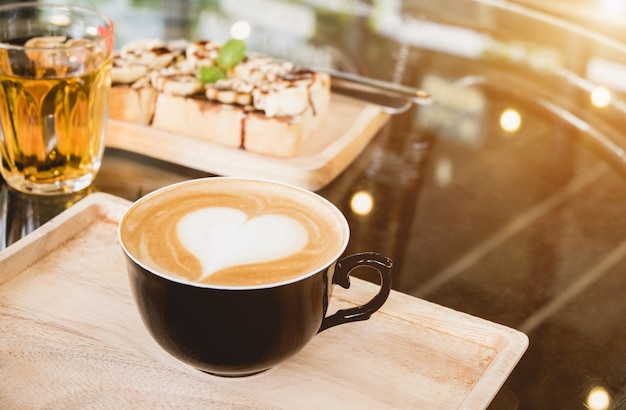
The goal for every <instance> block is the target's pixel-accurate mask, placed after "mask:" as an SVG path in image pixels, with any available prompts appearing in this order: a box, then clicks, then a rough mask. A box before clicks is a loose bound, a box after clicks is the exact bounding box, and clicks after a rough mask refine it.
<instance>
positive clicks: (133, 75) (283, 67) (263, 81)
mask: <svg viewBox="0 0 626 410" xmlns="http://www.w3.org/2000/svg"><path fill="white" fill-rule="evenodd" d="M220 47H221V44H220V43H218V42H214V41H208V40H203V41H196V42H193V43H186V42H179V43H176V44H174V43H173V42H164V41H160V40H141V41H136V42H133V43H130V44H128V45H126V46H124V47H123V48H122V49H121V50H120V52H119V55H118V56H117V58H116V59H115V61H114V74H113V82H118V83H127V84H130V83H137V84H134V86H135V87H141V86H142V85H145V84H146V83H147V82H146V78H148V79H149V80H148V81H149V83H150V86H151V87H153V88H155V89H157V90H158V91H160V92H163V93H167V94H171V95H178V96H190V95H193V94H197V93H199V92H204V94H205V96H206V97H207V99H209V100H211V101H217V102H220V103H223V104H236V105H240V106H243V107H244V108H245V109H246V110H256V111H263V112H265V115H266V116H267V117H275V116H295V115H299V114H301V113H302V112H304V111H306V110H307V109H308V108H309V107H310V105H311V101H310V92H311V90H312V89H314V88H315V87H320V86H325V85H324V84H322V83H321V82H320V80H319V78H318V76H316V73H314V72H311V71H307V70H301V69H299V68H298V67H297V66H295V65H294V64H293V63H291V62H283V61H276V60H274V59H272V58H270V57H266V56H261V55H255V54H249V55H248V56H246V57H245V58H244V60H243V61H241V62H240V63H238V64H235V65H234V66H233V67H231V68H230V69H228V70H227V71H226V73H225V74H226V78H225V79H221V80H218V81H216V82H214V83H208V84H206V85H205V86H204V88H203V87H202V85H201V83H200V77H199V71H200V67H202V66H215V65H217V63H216V61H217V58H218V56H219V52H220Z"/></svg>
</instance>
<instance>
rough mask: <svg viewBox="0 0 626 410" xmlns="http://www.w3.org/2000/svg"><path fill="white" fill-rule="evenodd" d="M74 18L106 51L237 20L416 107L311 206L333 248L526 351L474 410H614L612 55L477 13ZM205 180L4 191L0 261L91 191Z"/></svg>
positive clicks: (564, 27)
mask: <svg viewBox="0 0 626 410" xmlns="http://www.w3.org/2000/svg"><path fill="white" fill-rule="evenodd" d="M85 4H86V5H89V6H91V7H95V8H98V9H99V10H100V11H103V12H105V13H108V14H110V15H111V16H112V17H113V18H114V20H115V21H116V28H117V35H118V38H117V40H116V41H117V43H118V45H119V44H123V43H124V42H125V41H128V40H130V39H134V38H150V37H160V38H168V39H176V38H188V39H196V38H213V39H217V40H225V39H227V38H228V37H229V36H230V31H229V30H230V27H231V26H232V25H233V23H234V22H237V21H246V22H247V23H248V24H249V25H250V26H249V27H251V32H250V36H249V37H248V38H247V42H248V45H249V47H250V48H251V49H254V50H256V51H260V52H263V53H266V54H270V55H274V56H277V57H281V58H290V59H292V60H294V61H297V62H299V63H301V64H305V65H315V66H325V67H329V68H334V69H339V70H343V71H348V72H351V73H356V74H359V75H362V76H366V77H370V78H375V79H378V80H382V81H387V82H390V83H396V84H403V85H407V86H413V87H417V88H422V89H425V90H427V91H428V92H430V93H431V94H432V95H433V97H434V98H435V102H434V103H433V104H432V105H430V106H413V107H411V109H409V110H408V111H406V112H404V113H401V114H397V115H393V116H392V117H391V119H390V121H389V122H388V123H387V124H386V125H385V126H384V127H383V128H382V129H381V130H380V131H379V132H378V133H377V135H376V136H375V137H374V139H373V140H372V142H371V143H370V144H369V145H368V146H367V147H366V149H365V150H364V151H363V152H362V153H361V154H360V155H359V156H358V157H357V158H356V160H355V161H354V162H353V163H352V164H351V165H350V166H349V167H348V168H347V169H346V170H345V171H344V172H342V173H341V174H340V175H339V176H338V177H337V178H336V179H335V180H333V181H332V182H331V183H329V184H328V185H327V186H325V187H323V188H321V189H320V190H319V193H320V194H322V195H323V196H325V197H326V198H328V199H329V200H331V201H332V202H333V203H335V204H336V205H337V206H339V207H340V209H341V210H342V211H343V212H344V213H345V214H346V216H347V218H348V220H349V223H350V227H351V230H352V237H351V242H350V245H349V249H348V252H353V251H361V250H377V251H379V252H381V253H385V254H388V255H390V256H391V257H392V258H393V259H394V261H395V268H394V269H395V270H394V278H393V279H394V288H395V289H397V290H399V291H402V292H405V293H408V294H411V295H414V296H416V297H419V298H423V299H426V300H428V301H432V302H435V303H437V304H440V305H443V306H446V307H450V308H453V309H456V310H459V311H463V312H467V313H469V314H471V315H475V316H478V317H481V318H484V319H487V320H490V321H494V322H497V323H501V324H504V325H506V326H510V327H512V328H515V329H518V330H520V331H523V332H524V333H526V334H527V335H528V336H529V339H530V345H529V348H528V350H527V352H526V353H525V354H524V356H523V357H522V359H521V361H520V362H519V364H518V365H517V366H516V367H515V369H514V370H513V372H512V373H511V375H510V377H509V378H508V379H507V381H506V382H505V384H504V386H503V388H502V389H501V391H500V392H499V393H498V395H497V396H496V398H495V399H494V401H493V402H492V404H491V406H490V408H493V409H517V408H519V409H586V408H590V409H609V408H626V404H625V403H626V399H625V398H626V348H625V347H624V346H625V345H626V326H624V320H623V318H624V317H626V298H625V297H624V295H625V294H626V179H625V178H626V172H625V171H626V154H625V151H624V148H625V147H626V114H625V110H626V99H625V98H626V97H625V94H624V92H626V75H625V74H626V46H624V45H622V44H621V43H620V42H619V41H617V40H615V39H610V38H606V37H603V36H602V35H599V34H596V33H595V32H591V31H589V30H586V29H581V28H578V27H577V26H574V25H572V24H569V23H566V22H564V21H561V20H559V19H557V18H555V17H550V16H547V15H543V14H541V13H538V12H534V11H532V10H530V9H526V8H524V7H522V6H520V5H517V4H510V3H506V2H501V1H489V0H484V1H469V0H466V1H460V0H455V1H452V0H442V1H436V2H434V1H427V0H415V1H407V2H404V3H402V2H399V1H398V2H395V1H394V2H391V1H372V2H354V1H342V2H329V1H321V0H320V1H295V2H291V1H275V0H265V1H252V0H247V1H241V2H239V1H238V2H235V1H221V2H219V1H205V2H201V1H200V2H198V1H188V2H185V1H181V2H177V1H173V0H163V1H161V2H150V1H143V2H130V1H125V0H119V1H116V2H106V1H95V0H94V1H90V2H86V3H85ZM259 10H263V12H259ZM285 16H288V17H289V18H286V17H285ZM204 176H208V174H207V173H205V172H202V171H198V170H194V169H190V168H186V167H184V166H181V165H174V164H173V163H170V162H164V161H160V160H156V159H153V158H148V157H145V156H142V155H140V154H137V153H134V152H129V151H121V150H117V149H111V148H108V149H107V151H106V153H105V158H104V161H103V164H102V168H101V171H100V173H99V175H98V178H97V180H96V182H95V184H94V186H93V187H91V188H89V189H88V190H87V191H85V192H81V193H79V194H77V195H71V196H65V197H54V198H52V197H31V196H27V195H23V194H19V193H16V192H14V191H12V190H10V189H8V188H7V187H6V186H5V185H4V183H2V185H0V218H1V219H0V232H2V235H1V237H0V248H4V247H6V246H9V245H10V244H11V243H13V242H15V241H18V240H19V239H20V238H22V237H24V236H25V235H27V234H28V233H29V232H32V230H34V229H36V228H37V227H38V226H40V225H41V224H43V223H45V222H46V221H47V220H49V219H50V218H52V217H53V216H54V215H56V214H58V213H59V212H61V211H63V210H64V209H66V208H68V207H70V206H71V205H72V204H73V203H75V202H76V201H77V200H79V199H80V198H82V197H83V196H85V195H88V194H89V193H92V192H96V191H104V192H108V193H111V194H114V195H117V196H120V197H123V198H126V199H129V200H136V199H137V198H139V197H141V196H142V195H144V194H146V193H148V192H150V191H152V190H154V189H156V188H159V187H162V186H165V185H168V184H171V183H174V182H178V181H182V180H186V179H190V178H198V177H204Z"/></svg>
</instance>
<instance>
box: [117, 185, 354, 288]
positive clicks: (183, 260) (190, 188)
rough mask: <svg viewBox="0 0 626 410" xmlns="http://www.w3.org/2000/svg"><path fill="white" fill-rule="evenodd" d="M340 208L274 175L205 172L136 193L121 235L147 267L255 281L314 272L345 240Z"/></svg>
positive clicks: (191, 276)
mask: <svg viewBox="0 0 626 410" xmlns="http://www.w3.org/2000/svg"><path fill="white" fill-rule="evenodd" d="M347 238H348V226H347V222H346V221H345V218H344V217H343V215H342V214H341V213H340V212H339V211H338V210H337V209H336V208H335V207H334V206H333V205H332V204H330V203H328V202H327V201H326V200H324V199H323V198H321V197H318V196H317V195H316V194H314V193H312V192H309V191H306V190H303V189H299V188H295V187H291V186H286V185H283V184H279V183H274V182H269V181H261V180H247V179H237V178H206V179H201V180H193V181H188V182H184V183H180V184H176V185H173V186H170V187H167V188H165V189H162V190H159V191H156V192H154V193H153V194H149V195H147V196H146V197H144V198H142V199H140V200H139V201H137V202H136V203H135V204H134V205H133V206H131V208H130V209H129V211H128V212H127V213H126V215H125V216H124V218H123V219H122V221H121V222H120V241H121V243H122V246H124V248H125V249H126V251H127V252H128V253H129V254H130V255H132V257H133V258H134V259H135V260H136V261H138V262H139V263H141V264H142V265H144V266H145V267H147V268H148V269H150V270H152V271H154V272H156V273H159V274H161V275H163V276H170V277H173V278H175V279H178V280H183V281H187V282H194V283H201V284H206V285H214V286H227V287H228V286H233V287H247V286H262V285H271V284H275V283H281V282H286V281H290V280H293V279H296V278H299V277H302V276H304V275H307V274H309V273H314V272H316V271H318V270H320V269H322V268H324V267H325V266H326V265H328V264H329V263H331V262H333V261H334V260H335V259H336V258H337V257H338V256H339V254H340V253H341V252H342V251H343V249H344V248H345V245H346V242H347Z"/></svg>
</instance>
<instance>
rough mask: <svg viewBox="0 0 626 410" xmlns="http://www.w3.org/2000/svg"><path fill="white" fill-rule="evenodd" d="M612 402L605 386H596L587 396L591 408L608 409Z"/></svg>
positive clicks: (595, 409)
mask: <svg viewBox="0 0 626 410" xmlns="http://www.w3.org/2000/svg"><path fill="white" fill-rule="evenodd" d="M610 404H611V396H610V395H609V392H607V391H606V389H605V388H604V387H600V386H596V387H594V388H593V389H591V391H590V392H589V395H588V396H587V407H588V408H589V409H591V410H607V409H608V408H609V406H610Z"/></svg>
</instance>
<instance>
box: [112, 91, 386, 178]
mask: <svg viewBox="0 0 626 410" xmlns="http://www.w3.org/2000/svg"><path fill="white" fill-rule="evenodd" d="M388 118H389V114H387V113H385V112H383V111H382V110H381V109H380V107H378V106H376V105H372V104H368V103H365V102H363V101H359V100H356V99H353V98H350V97H346V96H342V95H338V94H333V95H332V97H331V104H330V109H329V112H328V115H326V117H325V118H324V119H323V120H322V122H321V123H320V125H319V126H318V128H317V129H316V130H315V131H314V133H313V135H312V136H311V137H310V138H309V139H308V140H307V141H306V143H305V145H304V146H303V147H302V150H301V152H300V153H299V155H298V156H296V157H294V158H274V157H270V156H266V155H260V154H255V153H252V152H247V151H243V150H240V149H233V148H229V147H225V146H221V145H217V144H213V143H210V142H206V141H203V140H200V139H196V138H193V137H186V136H184V135H177V134H173V133H170V132H166V131H161V130H158V129H154V128H152V127H149V126H142V125H137V124H131V123H126V122H121V121H115V120H109V121H108V126H107V136H106V145H107V146H108V147H113V148H119V149H123V150H126V151H132V152H136V153H139V154H143V155H146V156H149V157H153V158H158V159H161V160H165V161H169V162H172V163H175V164H179V165H184V166H187V167H190V168H194V169H198V170H201V171H206V172H209V173H211V174H216V175H222V176H243V177H256V178H266V179H273V180H276V181H280V182H286V183H290V184H294V185H298V186H301V187H303V188H307V189H311V190H318V189H321V188H323V187H324V186H325V185H326V184H328V183H329V182H331V181H332V180H333V179H334V178H335V177H336V176H337V175H339V174H340V173H341V172H342V171H343V170H344V169H345V168H346V167H347V166H348V165H349V164H350V163H351V162H352V161H353V160H354V159H355V158H356V157H357V156H358V155H359V154H360V153H361V151H363V149H364V148H365V147H366V146H367V144H368V143H369V142H370V140H371V139H372V138H373V137H374V135H376V133H377V132H378V130H379V129H380V128H381V127H382V126H383V124H385V122H386V121H387V119H388Z"/></svg>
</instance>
